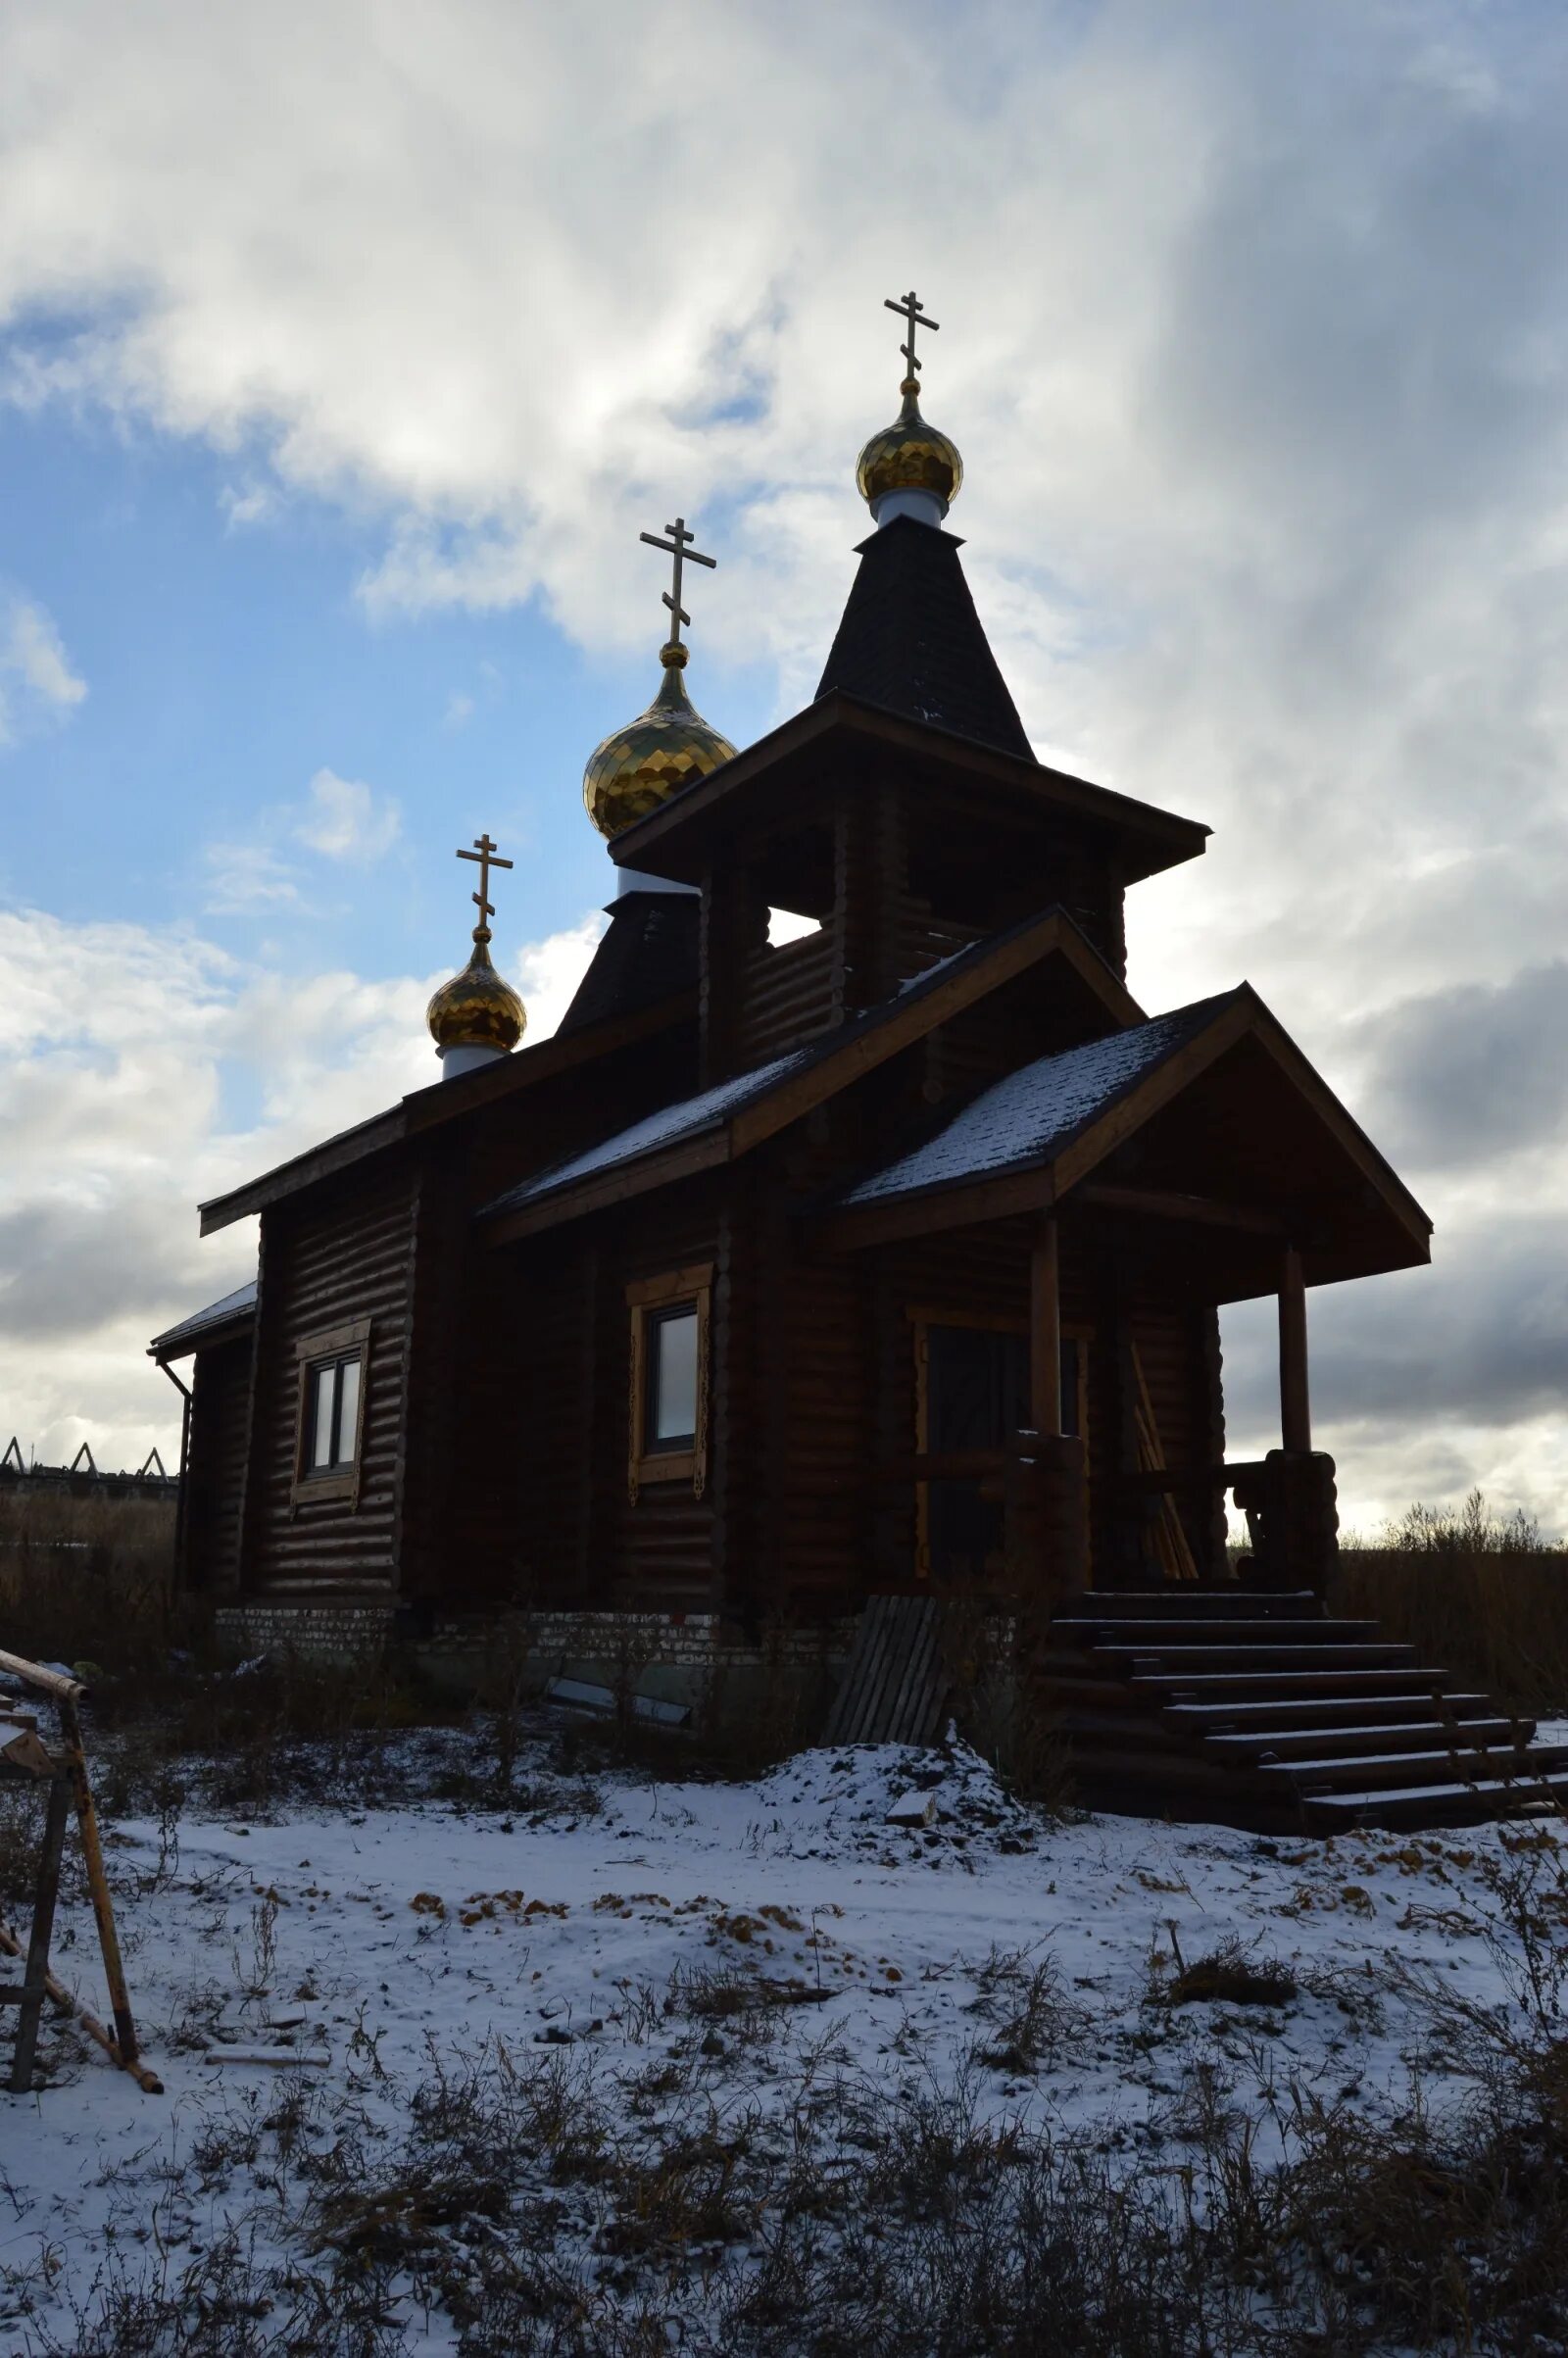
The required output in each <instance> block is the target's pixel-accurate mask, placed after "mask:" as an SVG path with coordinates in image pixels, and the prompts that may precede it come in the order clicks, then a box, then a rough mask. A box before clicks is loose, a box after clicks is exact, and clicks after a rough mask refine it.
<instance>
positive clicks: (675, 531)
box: [637, 516, 718, 647]
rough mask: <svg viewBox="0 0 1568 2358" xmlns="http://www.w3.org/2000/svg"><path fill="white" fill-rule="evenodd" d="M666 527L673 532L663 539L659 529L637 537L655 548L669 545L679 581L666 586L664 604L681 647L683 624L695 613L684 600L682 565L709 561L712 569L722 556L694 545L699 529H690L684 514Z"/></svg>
mask: <svg viewBox="0 0 1568 2358" xmlns="http://www.w3.org/2000/svg"><path fill="white" fill-rule="evenodd" d="M664 530H665V531H666V532H667V533H668V534H669V538H668V540H661V539H660V537H659V535H658V533H657V532H640V533H639V534H638V536H637V537H638V539H639V540H645V541H647V543H648V546H649V547H650V548H651V549H667V550H668V551H669V554H670V555H671V557H673V559H674V560H675V584H674V588H673V590H665V592H664V604H665V605H666V606H667V607H668V608H669V611H670V613H671V614H673V616H674V620H673V622H672V623H671V625H670V633H669V635H670V637H671V639H672V640H673V641H674V643H675V645H676V646H677V647H678V646H679V645H680V626H681V624H682V623H683V622H686V623H689V622H690V621H691V615H690V614H688V613H687V612H686V609H685V608H684V607H683V606H682V604H681V602H680V576H681V568H682V566H683V565H707V566H708V567H709V568H710V570H711V568H712V567H713V566H714V565H717V563H718V559H717V558H716V557H705V556H704V555H703V553H702V551H701V550H700V549H694V548H693V547H692V542H693V541H694V540H695V539H696V538H697V535H696V533H695V532H688V531H687V529H686V518H685V517H684V516H676V518H675V521H674V522H673V523H672V524H666V525H665V526H664Z"/></svg>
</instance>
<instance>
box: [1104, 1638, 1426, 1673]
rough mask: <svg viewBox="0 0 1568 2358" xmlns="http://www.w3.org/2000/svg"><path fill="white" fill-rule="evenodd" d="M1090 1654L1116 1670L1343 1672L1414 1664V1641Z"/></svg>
mask: <svg viewBox="0 0 1568 2358" xmlns="http://www.w3.org/2000/svg"><path fill="white" fill-rule="evenodd" d="M1090 1656H1091V1659H1092V1660H1094V1661H1096V1662H1106V1663H1108V1664H1109V1665H1110V1667H1111V1668H1112V1669H1114V1670H1118V1671H1119V1670H1132V1671H1140V1672H1141V1671H1143V1670H1146V1669H1148V1670H1161V1671H1166V1670H1169V1671H1174V1672H1177V1673H1180V1672H1182V1671H1187V1670H1197V1671H1209V1670H1212V1671H1242V1672H1245V1673H1247V1674H1249V1675H1252V1674H1261V1673H1263V1672H1267V1671H1286V1672H1289V1671H1297V1670H1303V1671H1312V1672H1316V1673H1321V1674H1322V1675H1324V1676H1329V1675H1331V1674H1333V1673H1335V1672H1339V1671H1360V1670H1374V1671H1375V1670H1379V1669H1382V1668H1384V1667H1385V1666H1387V1668H1389V1669H1390V1670H1403V1669H1405V1668H1407V1667H1408V1668H1414V1666H1415V1647H1414V1646H1393V1645H1390V1646H1175V1645H1168V1646H1092V1647H1091V1648H1090Z"/></svg>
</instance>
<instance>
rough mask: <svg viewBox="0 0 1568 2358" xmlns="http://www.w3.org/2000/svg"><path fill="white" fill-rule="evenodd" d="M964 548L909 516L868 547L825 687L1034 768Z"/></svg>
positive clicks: (820, 686)
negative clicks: (961, 556)
mask: <svg viewBox="0 0 1568 2358" xmlns="http://www.w3.org/2000/svg"><path fill="white" fill-rule="evenodd" d="M962 546H963V543H962V541H961V540H959V539H958V537H957V536H956V534H955V533H952V532H944V531H941V530H940V529H938V528H937V527H935V526H933V525H931V524H925V523H920V522H917V521H916V519H915V518H914V517H913V516H897V517H895V518H894V519H893V521H892V522H891V523H888V524H884V525H883V526H881V527H880V529H879V530H877V531H875V532H873V533H871V535H870V536H869V538H868V539H866V540H862V541H861V542H860V543H859V546H858V549H857V551H856V554H857V556H858V558H859V560H860V563H859V565H858V569H857V572H856V575H855V579H854V581H853V582H852V583H851V585H850V594H849V597H848V599H847V601H846V602H845V607H844V613H843V614H842V616H841V617H840V620H839V626H838V629H837V631H836V632H835V634H834V638H833V644H832V646H831V648H830V649H829V651H828V658H827V662H826V663H825V664H824V666H823V669H822V676H821V679H820V680H819V681H818V683H817V690H816V696H817V701H820V700H821V698H822V697H824V696H826V695H829V694H831V692H832V691H833V690H834V689H835V688H837V689H840V690H844V691H847V692H848V693H849V694H851V695H854V696H858V697H861V698H863V699H864V700H865V701H866V702H867V703H870V704H874V705H879V706H880V707H881V708H882V709H883V710H884V711H887V712H899V713H902V714H904V715H905V716H906V717H907V718H908V719H910V720H919V721H925V722H931V723H935V724H936V725H937V726H939V727H944V728H948V729H951V730H952V731H953V732H954V733H955V735H956V736H960V737H969V738H972V739H973V740H974V741H975V742H976V743H977V744H981V745H992V746H996V747H998V748H999V749H1000V750H1001V751H1002V752H1004V753H1009V754H1016V755H1017V756H1018V758H1019V760H1020V761H1034V759H1035V754H1034V748H1033V746H1032V745H1031V744H1030V742H1029V738H1028V735H1027V733H1026V731H1025V729H1024V725H1023V722H1022V721H1021V720H1020V718H1019V717H1018V709H1017V707H1016V705H1015V704H1014V703H1013V701H1012V696H1011V693H1010V691H1009V690H1008V687H1007V683H1006V681H1005V679H1004V677H1003V674H1002V667H1001V665H1000V664H999V663H998V662H997V659H996V656H995V655H994V654H993V652H992V648H991V642H990V640H989V639H988V638H987V637H986V633H985V626H984V624H983V623H982V622H981V619H980V615H979V612H978V610H977V609H976V606H975V602H974V597H973V593H972V592H971V590H970V588H969V584H968V582H967V580H966V579H965V578H964V572H963V567H962V565H960V564H959V562H958V551H959V549H960V548H961V547H962Z"/></svg>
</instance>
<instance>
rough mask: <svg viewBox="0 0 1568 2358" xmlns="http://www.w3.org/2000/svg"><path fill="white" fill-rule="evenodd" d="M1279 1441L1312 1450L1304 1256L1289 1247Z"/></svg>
mask: <svg viewBox="0 0 1568 2358" xmlns="http://www.w3.org/2000/svg"><path fill="white" fill-rule="evenodd" d="M1280 1439H1281V1441H1282V1442H1283V1444H1284V1446H1285V1448H1286V1449H1303V1450H1304V1449H1310V1448H1311V1447H1312V1401H1311V1394H1310V1392H1309V1389H1308V1386H1307V1372H1306V1282H1305V1280H1304V1278H1303V1276H1302V1274H1301V1256H1300V1254H1299V1252H1298V1251H1297V1249H1296V1247H1295V1246H1294V1245H1288V1246H1287V1247H1286V1249H1285V1253H1284V1256H1283V1259H1282V1261H1281V1265H1280Z"/></svg>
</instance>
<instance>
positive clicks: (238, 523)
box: [218, 483, 278, 532]
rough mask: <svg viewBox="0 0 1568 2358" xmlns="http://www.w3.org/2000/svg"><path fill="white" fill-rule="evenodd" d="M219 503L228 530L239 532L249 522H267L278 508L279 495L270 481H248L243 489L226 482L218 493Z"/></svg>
mask: <svg viewBox="0 0 1568 2358" xmlns="http://www.w3.org/2000/svg"><path fill="white" fill-rule="evenodd" d="M218 504H219V506H220V508H221V510H222V512H223V520H224V524H225V526H226V528H227V530H229V531H230V532H238V531H242V530H243V529H244V527H245V526H246V525H247V524H260V523H265V522H266V520H267V519H268V517H269V516H271V515H273V514H274V512H275V511H276V509H277V506H278V495H277V492H276V490H275V488H274V487H273V486H272V485H271V484H270V483H247V485H246V486H245V489H244V490H243V491H237V490H236V489H235V487H234V485H233V484H232V483H225V484H224V485H223V487H222V489H221V491H220V493H219V495H218Z"/></svg>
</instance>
